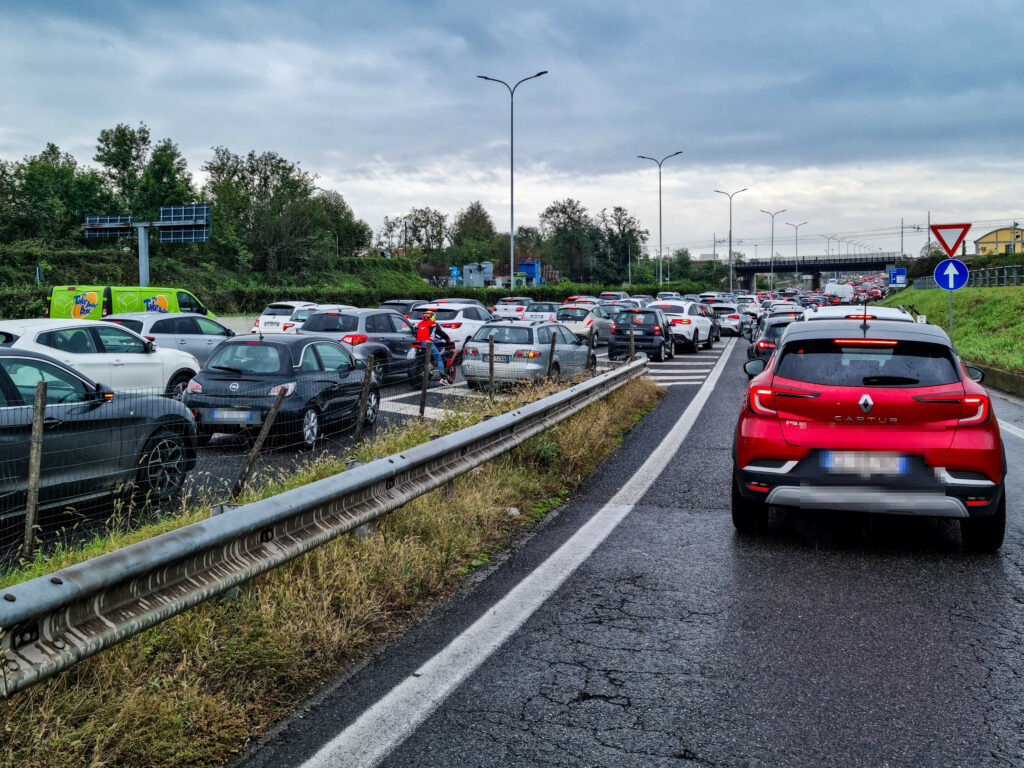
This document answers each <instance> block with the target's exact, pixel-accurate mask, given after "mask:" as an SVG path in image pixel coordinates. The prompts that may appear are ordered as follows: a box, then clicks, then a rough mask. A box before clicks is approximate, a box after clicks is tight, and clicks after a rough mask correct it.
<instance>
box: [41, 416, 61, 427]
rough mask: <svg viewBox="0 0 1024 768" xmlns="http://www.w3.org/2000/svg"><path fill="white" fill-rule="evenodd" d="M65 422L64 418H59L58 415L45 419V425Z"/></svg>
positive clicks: (52, 425) (53, 425)
mask: <svg viewBox="0 0 1024 768" xmlns="http://www.w3.org/2000/svg"><path fill="white" fill-rule="evenodd" d="M63 423H64V420H63V419H58V418H57V417H56V416H47V417H46V418H45V419H43V426H44V427H55V426H57V425H58V424H63Z"/></svg>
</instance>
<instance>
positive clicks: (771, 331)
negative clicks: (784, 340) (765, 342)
mask: <svg viewBox="0 0 1024 768" xmlns="http://www.w3.org/2000/svg"><path fill="white" fill-rule="evenodd" d="M788 326H789V323H777V324H775V325H769V326H768V327H767V328H765V329H764V337H765V338H766V339H772V340H774V339H778V338H780V337H781V336H782V334H783V333H785V332H786V328H787V327H788Z"/></svg>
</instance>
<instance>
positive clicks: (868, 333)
mask: <svg viewBox="0 0 1024 768" xmlns="http://www.w3.org/2000/svg"><path fill="white" fill-rule="evenodd" d="M865 326H866V327H865ZM836 337H839V338H850V339H859V338H865V339H894V338H895V339H908V340H915V341H929V342H932V343H935V344H944V345H945V346H951V345H950V342H949V337H948V336H946V334H945V332H944V331H943V330H942V329H941V328H939V327H938V326H937V325H930V324H929V325H926V324H924V323H907V322H903V321H901V320H868V321H867V322H866V323H865V322H861V323H851V322H850V321H849V320H819V321H818V322H815V323H807V322H803V323H793V326H792V327H791V328H790V329H789V330H788V331H786V340H787V341H791V340H793V339H821V338H825V339H828V338H836Z"/></svg>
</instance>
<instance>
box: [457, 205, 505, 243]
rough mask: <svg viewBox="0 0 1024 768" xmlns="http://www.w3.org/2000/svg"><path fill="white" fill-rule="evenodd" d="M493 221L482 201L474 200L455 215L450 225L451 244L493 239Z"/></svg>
mask: <svg viewBox="0 0 1024 768" xmlns="http://www.w3.org/2000/svg"><path fill="white" fill-rule="evenodd" d="M494 234H495V232H494V221H492V219H491V214H489V213H488V212H487V209H485V208H484V206H483V203H481V202H480V201H479V200H476V201H474V202H472V203H470V204H469V206H468V207H467V208H464V209H463V210H461V211H459V212H458V213H457V214H456V215H455V222H454V224H453V225H452V235H451V239H452V245H467V244H468V243H469V242H470V241H473V242H477V243H481V242H489V241H491V240H493V239H494Z"/></svg>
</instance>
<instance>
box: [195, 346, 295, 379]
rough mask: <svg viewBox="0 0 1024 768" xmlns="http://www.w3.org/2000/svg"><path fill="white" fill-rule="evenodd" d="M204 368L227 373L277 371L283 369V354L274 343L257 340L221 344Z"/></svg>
mask: <svg viewBox="0 0 1024 768" xmlns="http://www.w3.org/2000/svg"><path fill="white" fill-rule="evenodd" d="M289 367H290V366H289ZM206 368H207V370H212V371H218V372H227V373H279V372H281V371H283V370H285V354H284V350H283V349H281V348H280V347H279V346H277V345H276V344H263V343H260V342H258V341H242V342H239V343H237V344H221V345H220V346H219V347H217V350H216V351H215V352H214V353H213V356H212V357H211V358H210V360H209V361H208V362H207V363H206Z"/></svg>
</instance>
